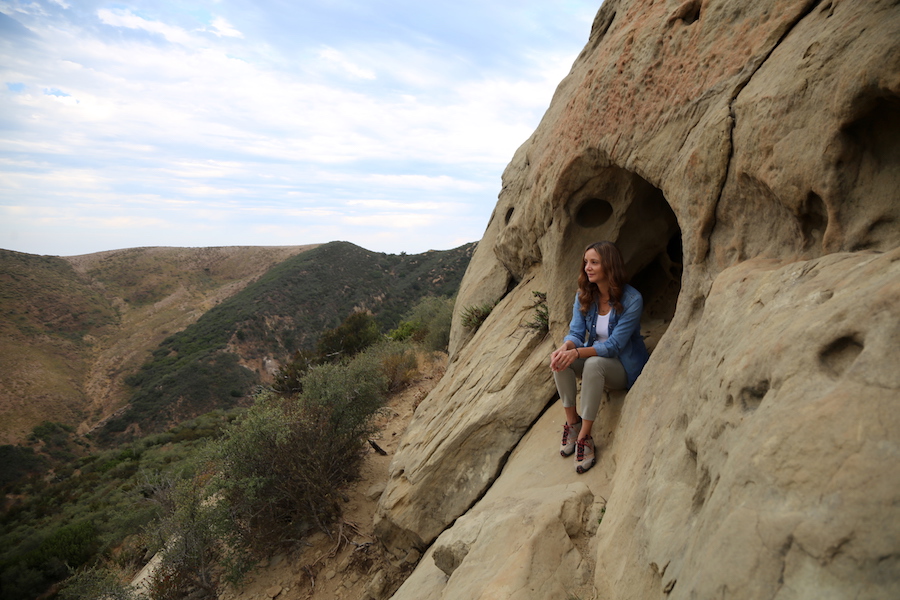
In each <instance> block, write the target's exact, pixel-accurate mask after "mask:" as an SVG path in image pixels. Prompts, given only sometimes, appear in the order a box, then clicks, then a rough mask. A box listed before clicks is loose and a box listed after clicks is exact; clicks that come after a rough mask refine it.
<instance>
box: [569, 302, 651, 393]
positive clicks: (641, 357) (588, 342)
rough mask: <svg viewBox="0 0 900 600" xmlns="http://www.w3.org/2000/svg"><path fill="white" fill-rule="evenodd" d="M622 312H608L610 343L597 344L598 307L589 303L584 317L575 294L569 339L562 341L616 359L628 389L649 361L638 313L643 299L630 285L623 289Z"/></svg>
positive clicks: (642, 306)
mask: <svg viewBox="0 0 900 600" xmlns="http://www.w3.org/2000/svg"><path fill="white" fill-rule="evenodd" d="M622 308H623V309H624V310H623V311H622V313H621V314H619V313H618V311H616V310H615V309H613V310H612V311H611V314H610V315H609V339H607V340H606V341H605V342H600V341H597V314H598V308H597V303H596V302H594V303H592V304H591V306H590V308H589V309H588V311H587V314H584V315H583V314H581V304H580V303H579V302H578V294H577V293H576V294H575V306H573V307H572V322H571V323H570V324H569V335H567V336H566V337H565V340H566V341H568V340H571V341H572V342H573V343H574V344H575V345H576V346H582V347H585V348H586V347H588V346H592V347H593V348H594V350H595V351H596V352H597V356H606V357H609V358H618V359H619V360H620V361H621V362H622V366H623V367H625V374H626V375H627V376H628V387H629V388H630V387H631V386H632V385H634V382H635V380H637V378H638V375H640V374H641V370H642V369H643V368H644V365H645V364H647V361H648V360H649V359H650V355H649V354H648V353H647V346H645V345H644V338H643V336H642V335H641V313H642V312H643V310H644V298H643V297H642V296H641V293H640V292H639V291H637V290H636V289H634V288H633V287H631V286H630V285H626V286H625V289H624V290H623V292H622Z"/></svg>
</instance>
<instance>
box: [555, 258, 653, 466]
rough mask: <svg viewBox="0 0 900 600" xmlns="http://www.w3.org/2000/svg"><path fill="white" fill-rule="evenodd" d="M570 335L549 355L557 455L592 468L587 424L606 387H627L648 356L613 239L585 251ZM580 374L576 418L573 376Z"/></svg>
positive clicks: (634, 297)
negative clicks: (562, 418)
mask: <svg viewBox="0 0 900 600" xmlns="http://www.w3.org/2000/svg"><path fill="white" fill-rule="evenodd" d="M582 267H583V268H582V271H581V274H580V275H579V276H578V293H577V294H576V295H575V306H574V307H573V308H572V322H571V324H570V325H569V335H567V336H566V337H565V340H564V341H563V344H562V346H560V347H559V348H557V349H556V350H555V351H554V352H553V354H551V355H550V369H551V370H552V371H553V379H554V380H555V381H556V389H557V390H558V391H559V396H560V398H562V403H563V409H564V410H565V413H566V424H565V425H564V426H563V435H562V445H561V446H560V450H559V452H560V454H562V455H563V456H570V455H571V454H572V453H573V452H574V453H575V470H576V471H577V472H578V473H584V472H585V471H587V470H588V469H590V468H591V467H593V466H594V463H595V462H596V459H595V456H594V440H593V438H592V437H591V428H592V427H593V426H594V420H595V419H596V418H597V411H598V410H599V409H600V401H601V399H602V397H603V390H604V388H605V389H613V390H619V389H627V388H630V387H631V386H632V385H633V384H634V381H635V380H636V379H637V377H638V375H640V373H641V369H643V368H644V364H646V362H647V360H648V359H649V355H648V354H647V347H646V346H645V345H644V338H643V337H641V332H640V326H641V311H642V310H643V309H644V299H643V298H642V297H641V294H640V292H638V291H637V290H636V289H634V288H633V287H631V286H630V285H628V277H627V275H626V273H625V263H624V261H623V260H622V255H621V254H620V253H619V250H618V248H616V247H615V245H613V243H612V242H597V243H594V244H591V245H590V246H588V247H587V249H585V251H584V259H583V265H582ZM576 377H581V378H582V380H581V417H580V418H579V415H578V413H577V412H576V410H575V389H576V382H575V378H576Z"/></svg>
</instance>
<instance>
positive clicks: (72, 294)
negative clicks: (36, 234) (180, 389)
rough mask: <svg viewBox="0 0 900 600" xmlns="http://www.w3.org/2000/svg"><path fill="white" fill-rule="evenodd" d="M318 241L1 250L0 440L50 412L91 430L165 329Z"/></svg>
mask: <svg viewBox="0 0 900 600" xmlns="http://www.w3.org/2000/svg"><path fill="white" fill-rule="evenodd" d="M312 247H313V246H294V247H270V248H250V247H231V248H133V249H128V250H113V251H108V252H100V253H96V254H88V255H83V256H73V257H56V256H36V255H31V254H23V253H19V252H12V251H9V250H0V314H2V315H3V318H2V320H0V364H2V365H3V369H0V443H15V442H17V441H19V440H21V439H22V438H23V437H24V435H25V434H26V433H27V432H29V431H30V430H31V428H32V427H34V426H35V425H37V424H38V423H40V422H42V421H44V420H46V419H47V418H48V416H52V418H53V420H55V421H58V422H62V423H65V424H67V425H72V426H80V427H79V430H80V431H82V432H85V431H87V430H88V429H89V428H90V427H91V425H92V424H95V423H96V422H97V421H99V420H100V419H102V418H103V417H104V416H106V415H107V414H109V412H111V411H113V410H115V409H116V408H117V407H118V406H120V405H121V404H122V403H123V402H125V400H126V399H127V397H128V394H129V391H128V389H127V388H126V386H125V384H124V378H125V377H126V376H127V375H128V374H130V373H132V372H134V371H135V370H137V368H138V367H139V366H140V364H141V363H142V362H143V361H144V360H146V356H147V353H148V352H149V351H150V350H151V349H153V348H155V347H156V346H157V345H158V344H159V342H161V341H162V340H163V339H164V338H165V337H166V336H168V335H171V334H172V333H174V332H176V331H179V330H181V329H183V328H184V327H186V326H187V325H189V324H190V323H192V322H194V321H196V320H197V319H198V318H199V317H200V315H202V314H203V313H204V312H205V311H206V310H208V309H209V308H210V307H211V306H214V305H215V304H216V303H217V302H220V301H222V300H223V299H225V298H227V297H229V296H231V295H233V294H235V293H236V292H238V291H239V290H241V289H242V288H243V287H244V286H246V285H247V284H248V283H249V282H250V281H252V280H254V279H256V278H258V277H259V276H260V275H262V274H263V273H264V272H265V271H267V270H268V269H269V268H270V267H271V266H272V265H274V264H276V263H278V262H280V261H282V260H284V259H285V258H287V257H289V256H292V255H295V254H297V253H300V252H303V251H304V250H307V249H309V248H312Z"/></svg>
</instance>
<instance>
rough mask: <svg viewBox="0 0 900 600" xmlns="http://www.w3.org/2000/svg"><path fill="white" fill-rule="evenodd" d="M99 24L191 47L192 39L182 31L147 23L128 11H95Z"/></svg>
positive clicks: (158, 23) (168, 26) (103, 9)
mask: <svg viewBox="0 0 900 600" xmlns="http://www.w3.org/2000/svg"><path fill="white" fill-rule="evenodd" d="M97 17H98V18H99V19H100V22H102V23H104V24H106V25H110V26H112V27H125V28H127V29H140V30H143V31H147V32H149V33H155V34H157V35H161V36H163V37H164V38H165V39H166V40H168V41H169V42H172V43H173V44H184V45H192V44H193V43H194V38H193V37H192V36H191V35H190V34H189V33H188V32H187V31H185V30H184V29H182V28H180V27H173V26H171V25H166V24H165V23H161V22H159V21H148V20H147V19H145V18H143V17H141V16H138V15H136V14H134V13H132V12H130V11H127V10H123V9H116V10H110V9H108V8H101V9H100V10H98V11H97Z"/></svg>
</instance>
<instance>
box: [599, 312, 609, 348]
mask: <svg viewBox="0 0 900 600" xmlns="http://www.w3.org/2000/svg"><path fill="white" fill-rule="evenodd" d="M611 314H612V311H609V312H608V313H606V314H605V315H601V314H598V315H597V341H598V342H605V341H606V340H608V339H609V315H611Z"/></svg>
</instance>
